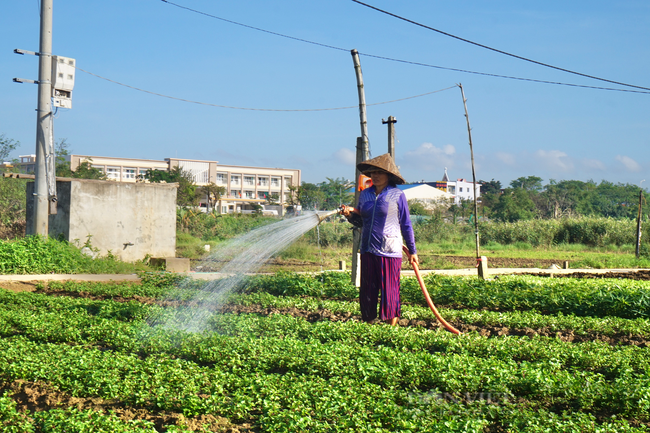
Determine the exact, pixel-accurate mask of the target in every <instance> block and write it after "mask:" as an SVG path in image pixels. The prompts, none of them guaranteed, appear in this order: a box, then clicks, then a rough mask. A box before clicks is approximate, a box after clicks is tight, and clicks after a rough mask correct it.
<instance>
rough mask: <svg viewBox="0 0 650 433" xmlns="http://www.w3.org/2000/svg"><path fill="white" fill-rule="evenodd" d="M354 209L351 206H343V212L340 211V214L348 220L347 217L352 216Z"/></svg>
mask: <svg viewBox="0 0 650 433" xmlns="http://www.w3.org/2000/svg"><path fill="white" fill-rule="evenodd" d="M353 209H354V208H352V207H350V206H346V205H343V206H341V210H340V211H339V213H340V214H341V215H343V216H344V217H346V218H347V217H349V216H350V214H351V213H352V210H353Z"/></svg>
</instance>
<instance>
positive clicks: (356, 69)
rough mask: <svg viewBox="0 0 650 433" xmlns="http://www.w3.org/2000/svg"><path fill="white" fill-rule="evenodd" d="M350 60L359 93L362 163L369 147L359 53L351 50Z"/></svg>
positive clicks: (367, 156) (366, 156)
mask: <svg viewBox="0 0 650 433" xmlns="http://www.w3.org/2000/svg"><path fill="white" fill-rule="evenodd" d="M352 60H353V61H354V72H355V73H356V76H357V90H358V92H359V119H360V122H361V143H362V151H363V161H365V160H366V159H368V158H369V157H370V146H369V144H368V143H369V140H368V120H367V119H366V94H365V91H364V87H363V74H362V73H361V63H360V62H359V52H358V51H357V50H352Z"/></svg>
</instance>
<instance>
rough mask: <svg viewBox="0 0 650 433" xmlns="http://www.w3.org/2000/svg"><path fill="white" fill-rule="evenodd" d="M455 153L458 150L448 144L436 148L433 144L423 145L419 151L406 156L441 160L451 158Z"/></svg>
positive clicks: (416, 150) (412, 151)
mask: <svg viewBox="0 0 650 433" xmlns="http://www.w3.org/2000/svg"><path fill="white" fill-rule="evenodd" d="M455 153H456V148H455V147H454V146H452V145H451V144H446V145H444V146H442V147H436V146H434V145H433V144H431V143H422V144H421V145H420V147H418V148H417V149H415V150H411V151H408V152H406V156H407V157H411V156H417V157H421V156H423V157H428V158H440V157H443V156H451V155H453V154H455Z"/></svg>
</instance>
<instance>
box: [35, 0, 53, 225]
mask: <svg viewBox="0 0 650 433" xmlns="http://www.w3.org/2000/svg"><path fill="white" fill-rule="evenodd" d="M52 2H53V0H41V36H40V45H39V61H38V105H37V108H36V167H35V171H34V175H35V178H34V227H33V233H34V234H38V235H42V236H47V235H48V229H49V227H48V219H49V211H48V204H49V203H48V199H49V197H48V188H47V175H46V171H45V164H46V160H45V159H46V151H45V149H46V145H47V144H46V143H47V142H48V140H50V139H51V137H52V106H51V101H50V98H51V97H52V82H51V81H50V79H51V77H52Z"/></svg>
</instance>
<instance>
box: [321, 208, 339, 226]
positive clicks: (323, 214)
mask: <svg viewBox="0 0 650 433" xmlns="http://www.w3.org/2000/svg"><path fill="white" fill-rule="evenodd" d="M335 213H340V212H339V209H335V210H331V211H329V212H323V213H318V214H316V217H317V218H318V224H320V223H322V222H323V221H324V220H325V218H327V217H330V216H332V215H334V214H335Z"/></svg>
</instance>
